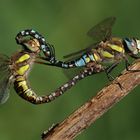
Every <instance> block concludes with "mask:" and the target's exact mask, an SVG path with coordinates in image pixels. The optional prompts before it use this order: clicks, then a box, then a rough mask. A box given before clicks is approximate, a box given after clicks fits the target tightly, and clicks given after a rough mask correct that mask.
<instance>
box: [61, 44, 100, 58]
mask: <svg viewBox="0 0 140 140" xmlns="http://www.w3.org/2000/svg"><path fill="white" fill-rule="evenodd" d="M98 44H99V42H97V43H93V44H91V45H89V46H88V47H86V48H85V49H82V50H79V51H77V52H73V53H70V54H68V55H65V56H63V58H64V59H67V58H70V57H73V59H75V58H78V57H79V56H80V55H82V54H83V53H85V52H88V51H90V50H91V49H92V48H96V47H98Z"/></svg>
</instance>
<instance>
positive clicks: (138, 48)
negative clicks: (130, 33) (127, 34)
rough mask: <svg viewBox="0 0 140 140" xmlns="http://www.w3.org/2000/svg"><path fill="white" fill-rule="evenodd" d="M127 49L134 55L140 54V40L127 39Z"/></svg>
mask: <svg viewBox="0 0 140 140" xmlns="http://www.w3.org/2000/svg"><path fill="white" fill-rule="evenodd" d="M124 42H125V49H126V51H127V52H128V53H130V54H132V55H137V54H138V53H139V52H140V40H138V39H135V38H132V39H130V38H125V39H124Z"/></svg>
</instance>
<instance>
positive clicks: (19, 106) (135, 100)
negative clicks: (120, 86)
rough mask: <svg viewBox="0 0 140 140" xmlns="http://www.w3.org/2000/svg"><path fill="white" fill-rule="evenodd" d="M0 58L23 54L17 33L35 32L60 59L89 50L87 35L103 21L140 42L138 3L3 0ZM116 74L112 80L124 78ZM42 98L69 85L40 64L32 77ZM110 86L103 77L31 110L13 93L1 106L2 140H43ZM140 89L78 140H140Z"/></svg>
mask: <svg viewBox="0 0 140 140" xmlns="http://www.w3.org/2000/svg"><path fill="white" fill-rule="evenodd" d="M0 2H1V3H0V53H3V54H7V55H9V56H10V55H12V54H13V53H14V52H16V51H18V50H20V49H21V46H19V45H17V44H16V42H15V39H14V37H15V35H16V34H17V33H18V31H20V30H23V29H26V28H33V29H35V30H37V31H38V32H40V33H41V34H42V35H43V36H45V38H46V39H47V40H48V42H49V43H52V44H53V45H54V46H55V49H56V55H57V58H59V59H63V55H66V54H68V53H70V52H74V51H77V50H80V49H81V48H85V47H86V46H88V45H89V44H90V43H92V39H91V38H89V37H87V36H86V32H87V31H88V30H89V29H90V28H91V27H92V26H94V25H95V24H96V23H98V22H99V21H101V20H102V19H104V18H106V17H109V16H115V17H117V22H116V24H115V26H114V28H113V34H114V35H116V36H119V37H129V36H136V37H140V30H139V29H140V6H139V5H140V1H139V0H117V1H113V0H106V1H103V0H1V1H0ZM123 69H124V67H123V66H120V67H118V68H116V69H115V70H114V72H113V75H115V74H118V73H120V71H122V70H123ZM29 80H30V84H31V86H32V88H33V89H34V90H35V91H36V93H37V94H40V95H41V94H43V93H49V92H51V91H54V90H55V89H56V88H57V87H59V86H60V85H62V84H63V83H64V82H66V81H67V80H68V79H67V77H66V76H65V75H64V73H63V72H62V70H61V69H60V68H55V67H49V66H43V65H38V64H36V65H35V66H34V67H33V69H32V71H31V73H30V76H29ZM108 83H109V82H108V80H107V78H106V76H105V74H104V73H102V74H97V75H94V76H91V77H88V78H86V79H84V80H82V81H80V82H79V83H78V84H77V85H76V86H75V87H73V88H72V89H70V90H69V91H68V92H66V94H65V95H63V96H62V97H60V98H58V99H57V100H56V101H54V102H52V103H49V104H43V105H38V106H36V105H32V104H30V103H28V102H26V101H24V100H23V99H21V98H20V97H19V96H18V95H17V94H16V92H15V91H14V89H13V87H12V86H11V88H10V93H11V94H10V98H9V100H8V101H7V102H6V103H5V104H3V105H1V106H0V140H18V139H20V140H25V139H26V140H39V139H41V133H42V132H43V131H44V130H46V129H47V128H49V127H50V126H51V125H52V124H53V123H57V122H61V121H62V120H63V119H64V118H66V117H67V116H68V115H69V114H71V113H72V112H73V111H74V110H76V109H77V108H78V107H79V106H81V105H82V104H83V103H84V102H86V101H87V100H89V99H90V98H91V97H92V96H95V94H96V93H97V92H98V91H99V90H100V89H102V88H103V87H104V86H105V85H107V84H108ZM139 93H140V87H137V88H136V89H135V90H134V91H133V92H132V93H131V94H129V95H128V96H127V97H126V98H125V99H123V100H122V101H121V102H119V103H118V104H117V105H116V106H114V107H113V108H112V109H111V110H110V111H108V112H107V113H106V114H105V115H103V116H102V117H101V118H100V119H99V120H97V121H96V123H95V124H94V125H91V126H90V128H88V129H87V130H86V131H84V132H83V133H82V134H80V135H79V136H78V137H77V138H76V140H93V139H94V140H118V139H119V140H139V139H140V119H139V118H140V110H139V106H140V101H139V100H140V95H139Z"/></svg>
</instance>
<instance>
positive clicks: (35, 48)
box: [22, 38, 40, 53]
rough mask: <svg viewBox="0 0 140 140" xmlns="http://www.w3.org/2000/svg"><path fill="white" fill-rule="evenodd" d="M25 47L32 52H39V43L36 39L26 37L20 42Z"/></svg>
mask: <svg viewBox="0 0 140 140" xmlns="http://www.w3.org/2000/svg"><path fill="white" fill-rule="evenodd" d="M22 44H23V45H24V47H25V49H28V50H29V51H31V52H34V53H39V52H40V43H39V41H38V40H37V39H34V38H33V39H28V40H26V39H25V40H24V41H23V43H22Z"/></svg>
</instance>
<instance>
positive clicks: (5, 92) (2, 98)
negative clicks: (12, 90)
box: [0, 79, 9, 104]
mask: <svg viewBox="0 0 140 140" xmlns="http://www.w3.org/2000/svg"><path fill="white" fill-rule="evenodd" d="M0 84H1V86H0V104H3V103H5V102H6V101H7V99H8V98H9V79H7V80H3V81H2V82H1V83H0Z"/></svg>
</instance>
